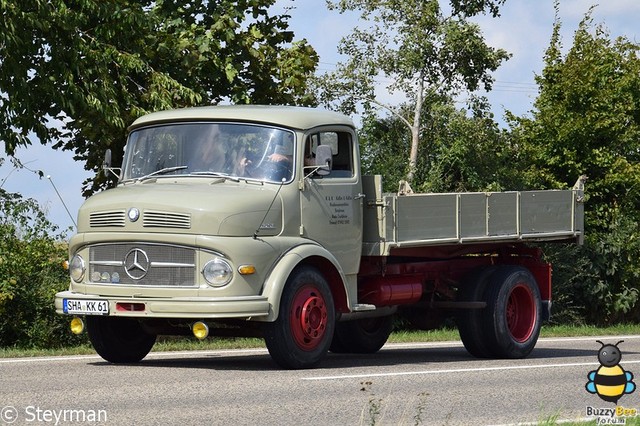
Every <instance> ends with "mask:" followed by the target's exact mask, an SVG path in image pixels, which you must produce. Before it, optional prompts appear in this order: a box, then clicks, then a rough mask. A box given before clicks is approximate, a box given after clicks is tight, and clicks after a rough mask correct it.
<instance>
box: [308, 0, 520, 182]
mask: <svg viewBox="0 0 640 426" xmlns="http://www.w3.org/2000/svg"><path fill="white" fill-rule="evenodd" d="M504 1H505V0H451V1H450V2H449V3H450V8H449V10H447V11H445V10H443V8H441V6H440V2H439V1H438V0H340V1H335V2H332V1H328V2H327V3H328V5H329V7H330V8H332V9H337V10H339V11H340V12H341V13H343V12H346V11H348V10H352V11H359V12H360V13H361V20H362V21H364V22H365V23H367V24H368V25H369V26H368V27H366V28H358V27H356V28H354V30H353V32H352V33H351V34H350V35H348V36H347V37H345V38H343V39H342V41H341V42H340V45H339V48H338V50H339V52H340V53H341V54H344V55H347V56H348V59H347V60H346V61H345V62H343V63H339V64H338V65H337V67H336V70H335V71H334V72H330V73H327V74H325V75H324V76H322V77H321V78H320V79H319V81H318V82H317V83H316V84H317V86H318V89H317V90H318V91H319V92H320V94H319V98H320V100H321V101H322V102H324V103H325V104H328V105H334V104H338V105H339V108H340V109H341V110H342V111H344V112H353V111H355V109H356V106H357V105H358V104H362V105H363V106H364V108H365V111H366V112H369V111H370V110H371V108H372V107H373V106H379V107H383V108H385V109H386V110H388V111H389V112H390V113H391V114H392V115H394V116H395V117H396V118H397V119H399V120H400V121H401V122H402V123H403V124H404V125H405V126H406V128H407V129H408V130H409V131H410V134H411V144H410V147H409V151H410V154H409V161H408V168H407V174H406V179H407V180H408V181H412V180H413V178H414V176H415V174H416V170H417V164H418V150H419V148H420V134H421V132H422V131H423V129H424V127H425V124H424V120H425V119H426V120H428V119H429V110H430V106H431V105H434V104H437V103H438V102H439V101H440V100H441V99H442V98H443V97H451V96H452V95H455V94H457V93H459V92H460V91H462V90H469V91H474V90H476V89H478V88H479V87H480V86H483V87H484V88H485V89H486V90H490V88H491V85H492V81H493V79H492V77H491V76H490V72H491V71H494V70H495V69H497V68H498V66H499V65H500V64H501V63H502V61H504V60H505V59H507V58H508V57H509V55H508V54H507V52H505V51H504V50H502V49H494V48H491V47H489V46H488V45H487V44H486V43H485V41H484V38H483V37H482V34H481V31H480V27H479V26H478V25H476V24H474V23H472V22H470V21H469V18H471V17H473V16H476V15H478V14H481V13H487V12H488V13H490V14H492V16H493V17H496V16H498V11H499V6H501V5H502V4H503V3H504ZM380 79H384V80H388V81H391V83H390V84H389V85H388V86H387V90H388V91H389V92H390V93H395V92H401V93H402V94H403V95H404V96H405V97H406V103H405V104H404V105H403V106H402V107H400V108H397V107H394V106H391V105H388V104H386V103H384V102H383V101H381V100H380V98H379V97H378V96H377V94H376V87H377V81H378V80H380ZM409 105H410V107H409ZM425 111H426V113H425Z"/></svg>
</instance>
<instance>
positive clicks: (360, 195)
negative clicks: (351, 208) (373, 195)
mask: <svg viewBox="0 0 640 426" xmlns="http://www.w3.org/2000/svg"><path fill="white" fill-rule="evenodd" d="M364 197H366V195H365V194H363V193H362V192H358V194H357V195H356V196H354V197H353V199H354V200H360V199H362V198H364Z"/></svg>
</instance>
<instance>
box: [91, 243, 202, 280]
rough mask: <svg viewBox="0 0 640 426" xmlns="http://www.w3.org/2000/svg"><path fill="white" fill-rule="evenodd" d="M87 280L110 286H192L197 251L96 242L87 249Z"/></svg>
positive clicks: (151, 245)
mask: <svg viewBox="0 0 640 426" xmlns="http://www.w3.org/2000/svg"><path fill="white" fill-rule="evenodd" d="M143 252H144V253H143ZM136 263H137V266H136V265H134V264H136ZM127 269H128V270H129V273H127ZM143 270H144V273H143ZM107 274H108V275H107ZM141 275H143V276H142V277H141ZM107 276H108V278H107ZM114 277H115V278H114ZM136 278H139V279H136ZM89 280H90V281H91V282H93V283H96V284H110V285H119V284H120V285H123V284H124V285H142V286H154V287H155V286H160V287H165V286H166V287H193V286H195V285H196V282H195V281H196V251H195V250H194V249H192V248H188V247H180V246H171V245H161V244H131V243H127V244H100V245H95V246H92V247H90V248H89Z"/></svg>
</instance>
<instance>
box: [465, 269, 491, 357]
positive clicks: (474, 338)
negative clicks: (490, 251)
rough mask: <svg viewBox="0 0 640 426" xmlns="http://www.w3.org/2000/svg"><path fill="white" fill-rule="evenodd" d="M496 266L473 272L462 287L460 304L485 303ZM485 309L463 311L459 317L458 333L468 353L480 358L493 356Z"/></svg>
mask: <svg viewBox="0 0 640 426" xmlns="http://www.w3.org/2000/svg"><path fill="white" fill-rule="evenodd" d="M495 271H496V267H495V266H488V267H483V268H480V269H476V270H474V271H472V272H471V273H470V274H469V275H468V276H467V277H465V279H464V281H463V282H462V284H461V285H460V288H459V290H458V296H457V301H458V302H484V301H485V299H484V295H485V291H486V289H487V285H488V284H489V279H490V278H491V275H492V274H493V273H494V272H495ZM484 311H485V309H461V310H460V311H459V313H458V315H457V318H456V320H457V324H458V332H459V333H460V339H462V343H463V344H464V347H465V348H466V349H467V351H468V352H469V353H470V354H471V355H473V356H475V357H478V358H490V357H492V356H493V351H492V348H491V346H490V344H489V341H488V338H487V335H486V332H485V327H483V324H484V322H485V312H484Z"/></svg>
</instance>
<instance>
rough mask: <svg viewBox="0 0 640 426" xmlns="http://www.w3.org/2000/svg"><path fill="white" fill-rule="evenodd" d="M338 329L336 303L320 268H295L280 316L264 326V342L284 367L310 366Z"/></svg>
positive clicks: (282, 299) (321, 355)
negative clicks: (336, 326)
mask: <svg viewBox="0 0 640 426" xmlns="http://www.w3.org/2000/svg"><path fill="white" fill-rule="evenodd" d="M334 328H335V306H334V305H333V296H332V295H331V290H330V289H329V285H328V284H327V281H326V280H325V278H324V277H323V276H322V274H321V273H320V272H318V270H317V269H315V268H313V267H309V266H302V267H299V268H297V269H295V270H294V271H293V272H292V273H291V276H290V277H289V279H288V280H287V283H286V284H285V287H284V290H283V292H282V298H281V300H280V314H279V315H278V318H277V319H276V320H275V321H274V322H272V323H268V324H266V325H265V343H266V345H267V349H268V350H269V354H271V358H273V360H274V361H275V362H276V364H278V365H279V366H280V367H282V368H286V369H299V368H310V367H313V366H315V365H316V364H318V363H319V362H320V361H321V360H322V358H324V356H325V355H326V354H327V351H328V350H329V346H330V345H331V339H332V337H333V330H334Z"/></svg>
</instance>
